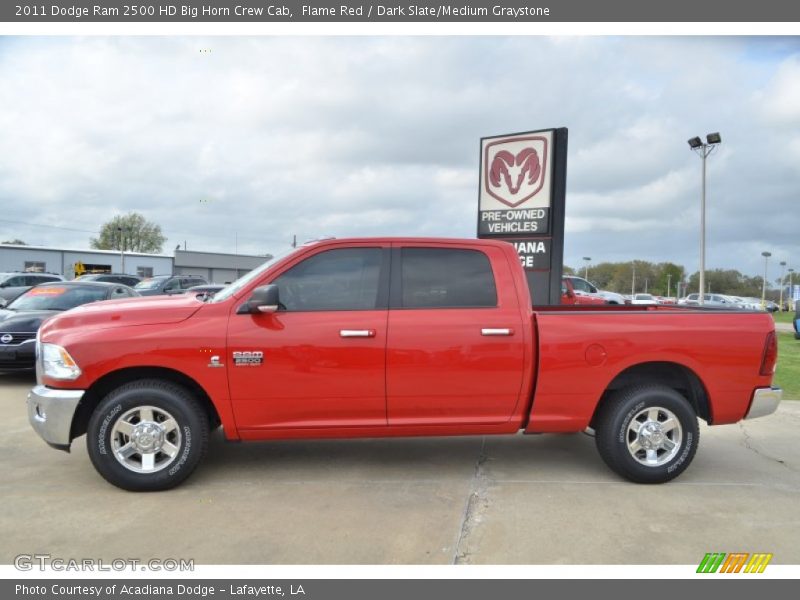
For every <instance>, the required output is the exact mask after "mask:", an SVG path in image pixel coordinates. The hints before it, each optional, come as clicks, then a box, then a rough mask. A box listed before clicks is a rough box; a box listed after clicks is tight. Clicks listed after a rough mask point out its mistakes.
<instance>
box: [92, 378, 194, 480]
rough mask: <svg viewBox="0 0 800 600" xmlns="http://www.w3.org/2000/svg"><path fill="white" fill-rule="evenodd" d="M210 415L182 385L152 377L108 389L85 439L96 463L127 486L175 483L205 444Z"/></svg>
mask: <svg viewBox="0 0 800 600" xmlns="http://www.w3.org/2000/svg"><path fill="white" fill-rule="evenodd" d="M208 432H209V424H208V416H207V415H206V413H205V412H204V411H203V410H202V408H200V406H199V405H198V403H197V402H196V401H195V400H194V399H193V398H192V396H191V394H190V393H189V392H188V391H187V390H186V389H184V388H183V387H181V386H179V385H176V384H174V383H171V382H168V381H161V380H155V379H148V380H141V381H132V382H130V383H127V384H125V385H123V386H120V387H119V388H117V389H116V390H114V391H112V392H110V393H109V394H108V395H107V396H106V397H105V398H104V399H103V400H102V401H101V402H100V404H99V405H98V406H97V408H96V409H95V411H94V413H92V416H91V418H90V420H89V426H88V429H87V433H86V445H87V448H88V450H89V458H91V460H92V464H94V467H95V469H97V471H98V472H99V473H100V475H102V476H103V477H104V478H105V479H106V480H107V481H108V482H110V483H112V484H114V485H116V486H117V487H120V488H122V489H125V490H132V491H156V490H166V489H169V488H171V487H174V486H176V485H178V484H179V483H181V482H182V481H183V480H184V479H186V478H187V477H188V476H189V475H191V473H192V471H194V469H195V467H196V466H197V464H198V463H199V462H200V460H201V459H202V458H203V456H204V455H205V452H206V448H207V446H208Z"/></svg>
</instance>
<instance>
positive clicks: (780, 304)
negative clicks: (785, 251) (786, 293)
mask: <svg viewBox="0 0 800 600" xmlns="http://www.w3.org/2000/svg"><path fill="white" fill-rule="evenodd" d="M778 264H780V266H781V299H780V300H778V310H779V311H781V312H783V285H784V284H785V283H786V280H785V278H784V270H785V269H786V261H785V260H782V261H781V262H780V263H778Z"/></svg>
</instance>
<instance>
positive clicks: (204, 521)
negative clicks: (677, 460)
mask: <svg viewBox="0 0 800 600" xmlns="http://www.w3.org/2000/svg"><path fill="white" fill-rule="evenodd" d="M32 384H33V380H32V378H31V377H27V376H19V375H14V376H10V375H0V408H1V409H2V410H3V413H4V414H5V415H6V419H5V422H6V427H5V431H4V435H2V436H0V465H1V467H0V468H1V469H2V475H3V477H2V479H3V484H2V486H0V503H2V510H0V531H2V532H3V535H2V539H0V563H3V564H9V563H12V562H13V558H14V556H16V555H17V554H32V553H47V554H50V555H52V556H54V557H61V558H78V559H80V558H84V557H96V558H103V559H108V560H111V559H113V558H140V559H149V558H161V559H164V558H192V559H194V560H195V562H196V563H197V564H449V563H472V564H554V563H576V564H617V563H620V564H697V563H698V562H699V561H700V559H702V557H703V555H704V554H705V553H706V552H712V551H715V552H771V553H773V554H774V559H773V563H778V564H797V563H800V543H798V540H800V510H799V508H798V502H797V499H798V497H800V495H798V492H800V444H798V439H800V438H798V433H800V402H784V403H783V404H782V406H781V407H780V409H779V412H778V414H777V415H773V416H771V417H767V418H764V419H759V420H754V421H749V422H747V423H745V424H738V425H729V426H723V427H715V428H708V427H703V428H702V430H701V436H700V448H699V451H698V454H697V457H696V458H695V460H694V463H693V464H692V466H691V467H690V468H689V470H688V471H687V472H686V473H684V474H683V475H682V476H681V477H680V478H679V479H678V480H677V481H674V482H672V483H669V484H666V485H660V486H643V485H635V484H630V483H627V482H624V481H622V480H620V479H619V478H618V477H617V476H615V475H614V474H613V473H611V471H609V470H608V469H607V468H606V467H605V465H604V464H603V463H602V462H601V460H600V458H599V456H598V455H597V453H596V451H595V448H594V440H593V439H591V438H590V437H588V436H585V435H582V434H577V435H566V436H513V437H487V438H481V437H469V438H427V439H394V440H356V441H311V442H309V441H302V442H263V443H249V444H229V443H226V442H224V441H223V439H222V437H221V436H220V435H219V434H218V433H217V434H215V436H214V437H213V439H212V442H211V446H210V449H209V456H208V457H207V459H206V461H205V462H204V463H203V464H202V465H201V466H200V468H199V469H198V470H197V472H196V473H195V474H194V475H193V476H192V477H191V478H190V479H189V481H187V482H186V483H185V484H183V485H182V486H181V487H179V488H177V489H175V490H172V491H169V492H161V493H152V494H135V493H130V492H123V491H121V490H118V489H116V488H114V487H112V486H110V485H109V484H107V483H106V482H105V481H104V480H103V479H101V478H100V476H99V475H97V474H96V473H95V471H94V469H93V468H92V466H91V463H90V462H89V459H88V456H87V454H86V450H85V444H84V438H79V439H78V440H76V442H74V443H73V451H72V453H71V454H66V453H64V452H59V451H56V450H52V449H50V448H49V447H48V446H47V445H45V444H44V442H42V441H41V440H40V439H39V438H38V437H37V436H36V434H35V433H34V432H33V430H32V429H31V428H30V426H29V425H28V422H27V415H26V411H25V396H26V393H27V390H28V389H29V388H30V387H31V385H32Z"/></svg>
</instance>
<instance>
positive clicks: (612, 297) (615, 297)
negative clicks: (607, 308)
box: [597, 290, 625, 304]
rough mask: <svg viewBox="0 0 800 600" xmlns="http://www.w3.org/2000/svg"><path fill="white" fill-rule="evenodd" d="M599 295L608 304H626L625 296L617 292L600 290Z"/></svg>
mask: <svg viewBox="0 0 800 600" xmlns="http://www.w3.org/2000/svg"><path fill="white" fill-rule="evenodd" d="M597 293H598V294H599V295H600V296H602V297H603V298H605V301H606V302H607V303H608V304H625V296H623V295H622V294H618V293H616V292H608V291H605V290H599V291H598V292H597Z"/></svg>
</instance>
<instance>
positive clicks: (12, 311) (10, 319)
mask: <svg viewBox="0 0 800 600" xmlns="http://www.w3.org/2000/svg"><path fill="white" fill-rule="evenodd" d="M138 295H139V294H138V293H137V292H136V291H135V290H133V289H132V288H129V287H128V286H126V285H120V284H118V283H104V282H99V281H58V282H52V283H43V284H41V285H37V286H36V287H33V288H31V289H29V290H28V291H27V292H25V293H24V294H22V295H21V296H18V297H17V298H15V299H14V300H13V301H12V302H10V303H9V304H8V306H6V307H5V308H4V309H0V371H18V370H26V369H32V368H33V367H34V363H35V355H34V354H35V352H34V351H35V346H36V344H35V343H34V342H35V341H36V332H37V331H38V330H39V326H40V325H41V324H42V322H43V321H44V320H45V319H47V318H48V317H50V316H52V315H54V314H56V313H59V312H63V311H65V310H69V309H70V308H75V307H76V306H80V305H81V304H88V303H90V302H97V301H99V300H113V299H118V298H132V297H134V296H138Z"/></svg>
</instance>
